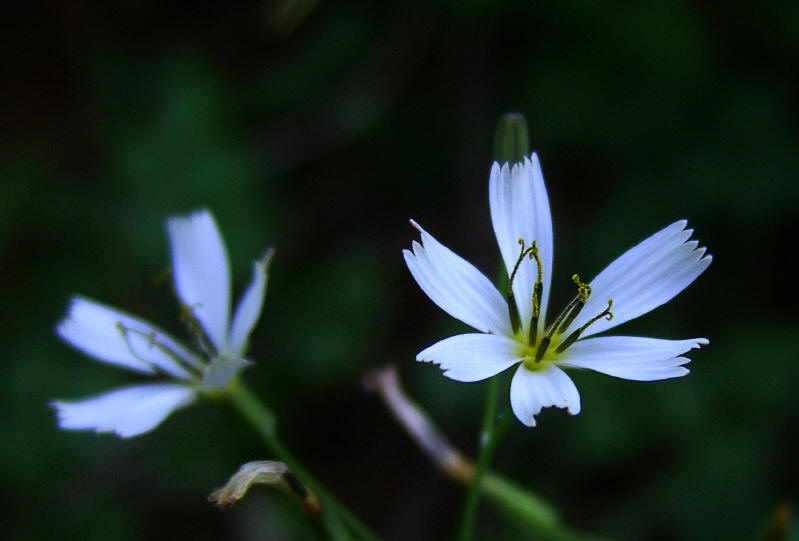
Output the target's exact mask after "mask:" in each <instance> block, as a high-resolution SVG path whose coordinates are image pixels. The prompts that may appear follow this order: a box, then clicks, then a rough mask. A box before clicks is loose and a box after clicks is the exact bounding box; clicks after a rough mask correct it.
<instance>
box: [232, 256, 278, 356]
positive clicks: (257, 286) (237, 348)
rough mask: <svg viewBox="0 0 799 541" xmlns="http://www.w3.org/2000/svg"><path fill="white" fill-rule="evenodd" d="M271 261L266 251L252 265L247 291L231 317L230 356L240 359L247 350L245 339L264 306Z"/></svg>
mask: <svg viewBox="0 0 799 541" xmlns="http://www.w3.org/2000/svg"><path fill="white" fill-rule="evenodd" d="M271 259H272V250H271V249H269V250H267V252H266V254H265V255H264V257H262V258H261V260H260V261H256V262H255V263H254V264H253V271H252V282H250V285H249V287H247V291H245V292H244V295H242V297H241V300H240V301H239V304H238V306H237V307H236V313H235V315H234V316H233V323H232V324H231V326H230V344H229V345H228V347H229V348H230V355H232V356H233V357H242V356H244V352H245V350H246V349H247V339H248V338H249V337H250V332H252V329H253V327H255V324H256V323H257V322H258V318H259V317H260V316H261V308H262V307H263V305H264V294H265V293H266V281H267V277H268V274H267V272H268V270H269V262H270V261H271Z"/></svg>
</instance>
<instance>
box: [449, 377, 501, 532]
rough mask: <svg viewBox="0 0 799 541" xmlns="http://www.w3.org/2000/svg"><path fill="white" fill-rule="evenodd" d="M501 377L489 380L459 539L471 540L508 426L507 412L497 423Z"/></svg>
mask: <svg viewBox="0 0 799 541" xmlns="http://www.w3.org/2000/svg"><path fill="white" fill-rule="evenodd" d="M498 380H499V378H491V379H490V380H488V393H487V396H486V407H485V412H484V415H483V429H482V431H481V433H480V453H479V455H478V457H477V465H476V466H475V470H474V477H473V478H472V481H471V483H470V484H469V490H468V491H467V493H466V503H465V504H464V506H463V517H462V518H461V526H460V531H459V533H458V540H459V541H470V540H471V538H472V534H473V532H474V523H475V518H476V514H477V504H478V503H479V501H480V489H481V486H482V485H483V476H484V474H485V472H486V470H487V469H488V464H489V463H490V462H491V458H492V456H493V455H494V450H495V449H496V448H497V444H498V443H499V438H500V437H501V436H502V434H504V432H505V428H507V426H508V424H507V420H508V419H509V416H508V415H507V412H505V415H504V416H503V419H502V423H501V424H500V426H499V429H498V428H497V425H496V422H495V421H496V409H497V387H498V385H499V383H498Z"/></svg>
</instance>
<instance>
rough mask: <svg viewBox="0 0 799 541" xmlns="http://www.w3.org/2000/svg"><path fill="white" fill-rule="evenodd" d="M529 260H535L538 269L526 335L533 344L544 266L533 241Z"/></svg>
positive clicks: (542, 290)
mask: <svg viewBox="0 0 799 541" xmlns="http://www.w3.org/2000/svg"><path fill="white" fill-rule="evenodd" d="M530 258H531V259H535V264H536V267H538V275H537V277H536V279H535V285H534V286H533V317H532V319H531V321H530V332H529V335H528V343H529V344H535V341H536V339H537V338H538V318H539V316H540V315H541V297H542V296H543V294H544V279H543V269H544V266H543V264H542V263H541V255H540V254H539V253H538V245H537V244H536V243H535V241H533V245H532V246H530Z"/></svg>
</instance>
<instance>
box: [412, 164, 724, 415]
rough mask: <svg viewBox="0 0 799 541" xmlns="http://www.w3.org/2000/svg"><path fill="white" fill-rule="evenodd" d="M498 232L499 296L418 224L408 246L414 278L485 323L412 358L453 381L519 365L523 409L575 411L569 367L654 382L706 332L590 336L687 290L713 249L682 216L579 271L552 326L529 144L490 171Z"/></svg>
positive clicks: (677, 371) (538, 183)
mask: <svg viewBox="0 0 799 541" xmlns="http://www.w3.org/2000/svg"><path fill="white" fill-rule="evenodd" d="M489 205H490V207H491V220H492V222H493V226H494V233H495V235H496V237H497V242H498V244H499V248H500V252H501V254H502V259H503V261H504V263H505V267H506V269H507V271H508V276H509V281H510V284H509V287H508V293H507V296H503V295H502V294H501V293H500V292H499V291H498V290H497V289H496V288H495V287H494V285H493V284H492V283H491V281H490V280H489V279H488V278H486V277H485V276H484V275H483V274H482V273H481V272H480V271H478V270H477V269H476V268H475V267H474V266H472V265H471V264H470V263H468V262H467V261H466V260H464V259H462V258H461V257H459V256H458V255H456V254H455V253H453V252H452V251H450V250H449V249H448V248H446V247H445V246H444V245H442V244H441V243H439V242H438V241H437V240H436V239H435V238H433V236H432V235H430V234H429V233H427V232H426V231H425V230H424V229H422V228H421V227H420V226H419V225H418V224H417V223H416V222H414V221H411V224H412V225H413V226H414V227H415V228H416V229H418V230H419V232H420V233H421V237H422V242H421V244H420V243H418V242H416V241H414V242H413V251H410V250H404V251H403V254H404V256H405V262H406V263H407V265H408V268H409V269H410V271H411V274H412V275H413V277H414V278H415V279H416V282H417V283H418V284H419V286H420V287H421V288H422V290H423V291H424V292H425V293H426V294H427V296H428V297H430V299H431V300H432V301H433V302H435V303H436V304H437V305H438V306H439V307H441V308H442V309H443V310H444V311H446V312H448V313H449V314H450V315H451V316H453V317H455V318H457V319H459V320H461V321H463V322H464V323H466V324H467V325H470V326H471V327H474V328H475V329H477V330H478V331H480V333H470V334H460V335H456V336H452V337H450V338H446V339H444V340H442V341H440V342H438V343H436V344H433V345H432V346H430V347H429V348H427V349H425V350H424V351H422V352H420V353H419V354H418V355H417V357H416V360H418V361H426V362H432V363H436V364H438V365H440V367H441V368H442V369H443V370H444V375H445V376H447V377H449V378H451V379H454V380H457V381H464V382H470V381H479V380H482V379H486V378H490V377H491V376H494V375H496V374H498V373H500V372H502V371H504V370H506V369H508V368H510V367H511V366H513V365H516V364H519V366H518V368H517V369H516V372H515V374H514V376H513V379H512V381H511V387H510V402H511V407H512V408H513V412H514V413H515V415H516V417H517V418H518V419H519V421H521V422H522V423H524V424H525V425H527V426H535V424H536V420H535V415H537V414H538V413H539V412H540V411H541V408H543V407H548V406H556V407H560V408H566V409H567V410H568V411H569V413H571V414H573V415H576V414H577V413H579V412H580V395H579V393H578V392H577V388H576V387H575V386H574V383H573V382H572V380H571V379H570V378H569V377H568V376H567V375H566V373H565V372H564V371H563V370H562V368H587V369H590V370H595V371H597V372H602V373H604V374H609V375H612V376H616V377H620V378H625V379H631V380H639V381H650V380H658V379H666V378H673V377H678V376H683V375H685V374H687V373H688V369H687V368H685V367H684V366H683V365H684V364H685V363H687V362H689V359H687V358H686V357H683V356H682V355H683V354H684V353H686V352H687V351H688V350H690V349H693V348H698V347H699V346H701V345H706V344H708V340H706V339H704V338H692V339H688V340H663V339H656V338H643V337H633V336H603V337H598V338H586V337H588V336H591V335H594V334H597V333H599V332H602V331H605V330H608V329H610V328H612V327H614V326H616V325H619V324H621V323H624V322H625V321H629V320H631V319H633V318H636V317H638V316H640V315H642V314H645V313H647V312H649V311H650V310H653V309H654V308H657V307H658V306H660V305H661V304H663V303H665V302H667V301H668V300H670V299H671V298H672V297H674V296H675V295H677V294H678V293H679V292H680V291H682V290H683V289H685V288H686V287H687V286H688V285H689V284H690V283H691V282H693V281H694V279H695V278H696V277H697V276H699V275H700V274H701V273H702V271H704V270H705V269H706V268H707V266H708V265H709V264H710V262H711V260H712V257H711V256H709V255H704V254H705V248H699V247H698V242H697V241H695V240H693V241H689V240H688V239H689V238H690V236H691V233H692V230H690V229H685V227H686V225H687V222H685V221H679V222H675V223H673V224H671V225H670V226H668V227H666V228H665V229H662V230H661V231H659V232H657V233H655V234H654V235H652V236H651V237H649V238H647V239H646V240H644V241H643V242H641V243H640V244H638V245H637V246H635V247H633V248H631V249H629V250H628V251H627V252H625V253H624V254H622V256H621V257H619V258H618V259H616V260H615V261H614V262H612V263H611V264H610V265H608V267H607V268H606V269H605V270H603V271H602V272H600V273H599V275H597V276H596V277H595V278H594V279H593V280H592V281H591V282H590V283H589V284H587V283H584V282H582V281H580V279H579V277H578V276H577V275H576V274H575V275H574V276H572V280H573V281H574V282H575V284H576V286H577V290H578V293H577V296H576V297H575V298H574V299H573V300H572V301H571V302H570V303H569V304H568V305H567V306H566V308H565V309H564V310H563V311H562V312H561V313H560V315H558V316H557V317H556V318H555V319H554V320H553V321H552V323H551V324H549V325H547V324H546V322H545V318H546V311H547V303H548V300H549V288H550V284H551V282H552V216H551V214H550V210H549V201H548V199H547V194H546V188H545V186H544V178H543V175H542V174H541V168H540V166H539V163H538V157H537V156H536V154H535V153H533V154H532V155H531V156H530V158H529V159H528V158H525V159H524V162H523V163H517V164H515V165H513V166H512V167H509V166H508V165H507V164H505V165H503V166H500V165H499V164H498V163H494V164H493V167H492V168H491V176H490V180H489Z"/></svg>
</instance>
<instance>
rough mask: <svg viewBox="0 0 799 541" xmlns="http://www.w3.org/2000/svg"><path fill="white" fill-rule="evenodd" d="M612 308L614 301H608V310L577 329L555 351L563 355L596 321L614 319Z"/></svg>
mask: <svg viewBox="0 0 799 541" xmlns="http://www.w3.org/2000/svg"><path fill="white" fill-rule="evenodd" d="M611 308H613V299H608V307H607V308H605V309H604V310H603V311H602V312H600V313H599V314H597V315H595V316H594V317H592V318H591V319H589V320H588V321H587V322H586V323H585V325H583V326H582V327H580V328H579V329H577V330H576V331H574V332H573V333H571V334H570V335H569V337H568V338H566V340H564V341H563V342H561V343H560V345H559V346H558V349H556V350H555V351H556V352H557V353H563V351H564V350H565V349H566V348H567V347H569V346H570V345H572V344H573V343H574V342H576V341H577V339H578V338H580V335H581V334H582V333H583V331H584V330H586V329H587V328H588V327H589V326H590V325H592V324H593V323H595V322H596V321H599V320H600V319H602V318H603V317H606V318H607V320H608V321H610V320H611V319H613V312H611V311H610V309H611Z"/></svg>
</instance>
